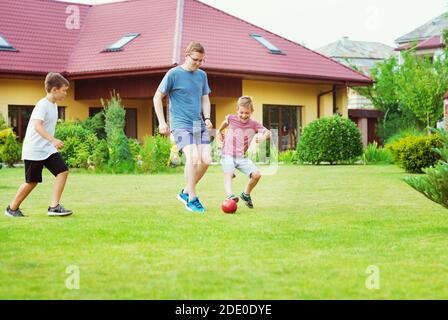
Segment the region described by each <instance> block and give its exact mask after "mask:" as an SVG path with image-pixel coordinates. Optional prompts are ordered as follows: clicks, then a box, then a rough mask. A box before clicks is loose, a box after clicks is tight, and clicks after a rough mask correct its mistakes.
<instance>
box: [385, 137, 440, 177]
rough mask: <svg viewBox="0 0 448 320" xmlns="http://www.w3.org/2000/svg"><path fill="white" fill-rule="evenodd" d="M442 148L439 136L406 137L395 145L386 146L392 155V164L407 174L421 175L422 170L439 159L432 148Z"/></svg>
mask: <svg viewBox="0 0 448 320" xmlns="http://www.w3.org/2000/svg"><path fill="white" fill-rule="evenodd" d="M440 147H442V139H441V137H440V136H439V135H436V134H432V135H427V136H407V137H405V138H402V139H400V140H397V141H396V142H395V143H392V144H388V145H386V148H387V149H388V150H389V151H390V152H391V153H392V157H393V159H394V162H395V163H397V164H398V165H399V166H400V167H402V168H404V169H405V170H406V171H407V172H411V173H422V172H423V171H422V169H423V168H426V167H430V166H433V165H435V164H436V163H437V161H438V160H439V159H440V155H439V154H438V153H437V152H436V151H434V148H440Z"/></svg>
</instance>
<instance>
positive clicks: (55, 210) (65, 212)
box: [48, 204, 73, 217]
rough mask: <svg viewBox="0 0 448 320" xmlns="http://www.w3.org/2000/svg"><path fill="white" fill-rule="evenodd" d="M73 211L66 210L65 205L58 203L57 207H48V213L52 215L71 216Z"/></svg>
mask: <svg viewBox="0 0 448 320" xmlns="http://www.w3.org/2000/svg"><path fill="white" fill-rule="evenodd" d="M72 213H73V211H72V210H66V209H65V208H64V207H63V206H61V205H60V204H58V205H57V206H56V207H54V208H52V207H48V215H49V216H50V217H56V216H59V217H63V216H69V215H71V214H72Z"/></svg>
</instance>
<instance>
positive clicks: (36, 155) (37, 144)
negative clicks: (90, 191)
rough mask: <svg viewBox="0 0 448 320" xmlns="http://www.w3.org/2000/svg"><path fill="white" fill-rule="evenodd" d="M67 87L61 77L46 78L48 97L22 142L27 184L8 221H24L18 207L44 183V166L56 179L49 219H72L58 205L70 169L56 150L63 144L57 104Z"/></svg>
mask: <svg viewBox="0 0 448 320" xmlns="http://www.w3.org/2000/svg"><path fill="white" fill-rule="evenodd" d="M68 86H69V82H68V81H67V79H65V78H64V77H63V76H62V75H60V74H59V73H52V72H50V73H49V74H47V76H46V78H45V90H46V91H47V96H46V97H45V98H42V99H41V100H40V101H39V102H38V103H37V104H36V106H35V107H34V109H33V112H32V114H31V117H30V121H29V122H28V127H27V129H26V134H25V139H24V140H23V147H22V160H24V162H25V181H26V182H25V183H24V184H22V185H21V186H20V188H19V190H18V191H17V194H16V196H15V198H14V200H13V201H12V202H11V203H10V204H9V205H8V207H7V208H6V210H5V215H7V216H9V217H24V215H23V213H22V211H20V209H19V206H20V204H21V203H22V202H23V200H25V199H26V197H27V196H28V195H29V194H30V192H31V191H32V190H33V189H34V188H35V187H36V186H37V184H38V183H40V182H42V170H43V167H44V166H45V167H46V168H47V169H48V170H49V171H50V172H51V173H52V174H53V175H54V176H55V177H56V181H55V184H54V189H53V198H52V200H51V204H50V206H49V207H48V215H49V216H69V215H71V214H72V213H73V212H72V211H70V210H66V209H65V208H64V207H63V206H62V205H60V204H59V200H60V199H61V195H62V192H63V191H64V187H65V183H66V181H67V176H68V167H67V165H66V164H65V162H64V160H63V159H62V158H61V155H60V154H59V153H58V150H57V149H60V148H62V147H63V146H64V143H63V142H62V141H61V140H58V139H56V138H55V137H54V132H55V130H56V123H57V121H58V106H57V105H56V102H58V101H62V100H64V98H65V97H66V96H67V89H68Z"/></svg>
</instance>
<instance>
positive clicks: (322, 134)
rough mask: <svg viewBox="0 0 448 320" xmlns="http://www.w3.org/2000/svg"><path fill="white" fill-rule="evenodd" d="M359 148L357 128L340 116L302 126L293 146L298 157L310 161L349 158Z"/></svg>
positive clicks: (337, 160)
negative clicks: (296, 144) (299, 136)
mask: <svg viewBox="0 0 448 320" xmlns="http://www.w3.org/2000/svg"><path fill="white" fill-rule="evenodd" d="M362 152H363V146H362V141H361V133H360V131H359V129H358V128H357V127H356V125H355V123H354V122H353V121H351V120H349V119H344V118H342V117H340V116H333V117H328V118H321V119H317V120H315V121H313V122H311V123H310V124H309V125H308V126H306V127H305V129H304V130H303V134H302V136H301V138H300V141H299V144H298V147H297V155H298V159H299V160H300V161H302V162H309V163H312V164H319V163H321V162H329V163H330V164H335V163H341V162H351V161H354V160H355V159H356V158H357V157H360V156H361V155H362Z"/></svg>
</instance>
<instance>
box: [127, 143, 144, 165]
mask: <svg viewBox="0 0 448 320" xmlns="http://www.w3.org/2000/svg"><path fill="white" fill-rule="evenodd" d="M128 144H129V150H130V151H131V156H132V159H133V160H134V161H137V159H138V157H139V155H140V153H141V149H142V146H141V145H140V142H139V141H138V140H137V139H128Z"/></svg>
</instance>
